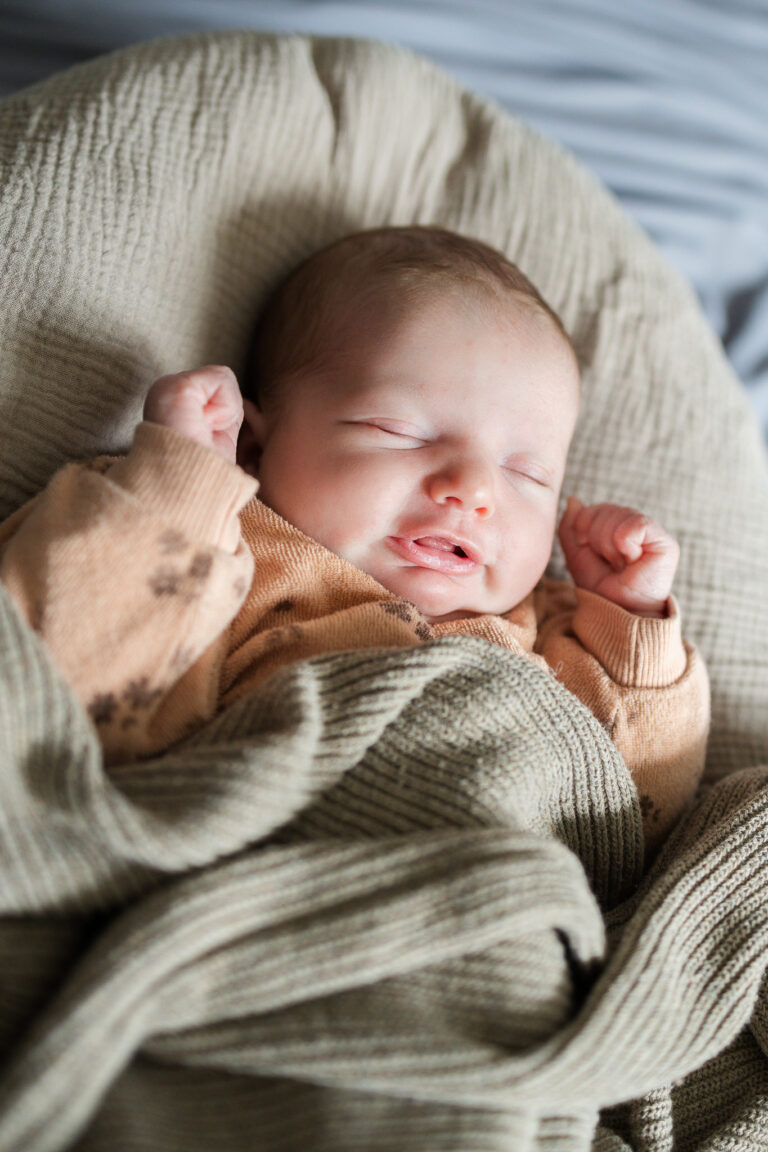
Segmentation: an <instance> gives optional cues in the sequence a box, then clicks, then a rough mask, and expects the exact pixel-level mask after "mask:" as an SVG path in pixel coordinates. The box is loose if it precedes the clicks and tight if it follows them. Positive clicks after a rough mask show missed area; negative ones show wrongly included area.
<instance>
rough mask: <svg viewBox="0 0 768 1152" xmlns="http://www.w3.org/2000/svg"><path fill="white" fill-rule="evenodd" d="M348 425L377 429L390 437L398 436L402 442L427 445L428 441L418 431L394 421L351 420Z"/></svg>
mask: <svg viewBox="0 0 768 1152" xmlns="http://www.w3.org/2000/svg"><path fill="white" fill-rule="evenodd" d="M346 423H349V424H352V425H354V426H355V427H358V428H375V429H376V430H377V431H378V432H384V433H385V434H386V435H388V436H398V437H399V438H400V439H402V440H415V441H416V442H417V443H419V444H425V443H426V442H427V439H426V437H425V436H423V435H419V433H418V432H417V431H416V429H412V430H411V429H407V428H403V427H398V426H396V424H395V422H394V421H389V420H349V421H347V422H346Z"/></svg>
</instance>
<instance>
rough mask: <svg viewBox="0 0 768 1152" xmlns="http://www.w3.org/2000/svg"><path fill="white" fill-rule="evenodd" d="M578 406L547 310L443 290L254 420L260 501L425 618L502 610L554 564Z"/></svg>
mask: <svg viewBox="0 0 768 1152" xmlns="http://www.w3.org/2000/svg"><path fill="white" fill-rule="evenodd" d="M577 411H578V374H577V368H576V365H575V362H574V359H573V355H572V353H571V351H570V349H569V348H568V345H567V344H566V342H565V341H564V339H563V337H562V336H561V335H560V333H559V332H558V331H557V330H556V328H555V326H554V324H553V323H552V321H551V320H550V319H549V318H548V317H544V316H541V315H538V314H536V313H532V312H531V311H529V310H528V309H527V308H523V307H521V306H519V305H517V304H515V303H514V302H511V303H510V304H508V305H504V311H503V312H501V310H500V309H491V310H489V309H488V308H486V309H484V310H483V309H481V308H480V307H479V306H475V305H473V306H468V305H466V304H462V302H461V301H460V300H458V299H457V298H456V297H454V296H453V295H451V294H444V295H441V296H439V297H438V298H437V299H433V300H429V301H426V302H424V303H423V304H422V305H420V306H419V307H417V308H416V309H415V311H412V312H411V313H410V315H408V316H404V317H399V318H395V319H392V318H389V319H387V320H381V321H380V322H378V323H371V322H369V323H368V324H366V325H365V327H364V329H362V330H361V334H360V335H359V336H357V337H356V339H355V340H353V341H352V342H351V346H350V345H349V343H347V344H346V345H345V348H344V352H343V355H342V354H340V355H339V357H338V358H337V359H336V360H335V361H332V362H331V364H330V366H329V367H326V368H325V369H323V371H322V372H317V373H314V374H309V373H308V374H307V376H306V377H304V378H300V379H298V380H297V381H292V382H291V383H290V385H289V386H288V391H287V394H286V396H285V397H284V398H282V399H281V400H280V401H278V403H277V406H276V409H275V410H274V411H273V412H272V413H271V414H270V411H269V410H267V412H266V414H265V415H264V416H263V417H261V416H259V417H258V418H257V419H259V420H260V421H261V427H260V429H259V432H258V435H259V438H260V439H261V442H262V456H261V460H260V463H259V467H258V476H259V480H260V490H259V497H260V498H261V499H262V500H263V501H264V502H265V503H266V504H267V505H268V506H269V507H270V508H272V509H274V511H276V512H278V513H279V514H280V515H281V516H283V517H284V518H285V519H286V520H289V521H290V522H291V523H293V524H294V525H296V527H298V528H300V529H301V530H302V531H303V532H305V533H306V534H307V535H308V536H311V537H313V538H314V539H315V540H318V541H319V542H320V543H321V544H324V545H325V546H326V548H329V549H330V550H331V551H332V552H335V553H337V554H338V555H340V556H343V557H344V558H345V559H347V560H349V561H351V563H353V564H355V565H356V566H357V567H358V568H361V569H363V570H364V571H365V572H368V573H369V574H370V575H371V576H373V577H375V579H376V580H378V581H379V583H380V584H383V585H384V587H385V588H388V589H389V590H390V591H392V592H395V593H397V594H398V595H400V596H402V597H404V598H405V599H407V600H411V601H412V602H413V603H414V604H416V605H417V607H418V608H420V609H421V611H422V612H423V613H424V614H425V615H426V616H427V617H428V618H429V619H432V620H439V619H441V618H442V619H446V618H456V617H460V616H465V615H466V616H469V615H474V614H481V613H502V612H505V611H508V610H509V609H511V608H513V607H514V606H515V605H516V604H518V603H519V602H520V601H521V600H523V599H524V598H525V596H526V595H527V594H528V593H529V592H530V591H531V590H532V589H533V588H534V586H535V585H536V583H537V582H538V580H539V578H540V577H541V575H542V574H543V572H544V569H545V567H546V565H547V562H548V560H549V556H550V552H551V548H552V541H553V536H554V531H555V523H556V515H557V505H558V495H559V491H560V486H561V483H562V479H563V472H564V469H565V461H566V455H567V452H568V446H569V443H570V439H571V435H572V433H573V428H574V425H575V422H576V417H577Z"/></svg>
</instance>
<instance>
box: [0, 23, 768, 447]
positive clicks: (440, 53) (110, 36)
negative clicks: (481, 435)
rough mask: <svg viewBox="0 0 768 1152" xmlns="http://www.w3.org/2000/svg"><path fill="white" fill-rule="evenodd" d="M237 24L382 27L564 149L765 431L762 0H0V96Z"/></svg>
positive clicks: (767, 194) (766, 186) (766, 166)
mask: <svg viewBox="0 0 768 1152" xmlns="http://www.w3.org/2000/svg"><path fill="white" fill-rule="evenodd" d="M237 27H243V28H245V27H247V28H261V29H264V30H268V31H297V32H303V33H312V34H319V35H349V36H365V37H371V38H376V39H383V40H390V41H395V42H397V43H400V44H403V45H405V46H407V47H410V48H412V49H414V50H416V51H419V52H422V53H424V54H425V55H427V56H430V57H432V58H433V59H434V60H436V61H437V62H438V63H439V64H441V65H442V66H443V67H445V68H447V69H448V70H449V71H450V72H452V73H453V74H454V75H455V76H456V77H458V79H459V80H460V81H461V82H463V83H464V84H467V85H469V86H471V87H472V88H474V89H475V90H476V91H478V92H480V93H482V94H483V95H485V96H488V97H491V98H492V99H494V100H496V101H497V102H498V103H500V104H502V105H503V106H504V107H506V108H507V109H508V110H509V111H511V112H512V113H514V114H515V115H517V116H520V117H522V118H524V119H526V120H527V121H528V122H529V123H531V124H532V125H533V126H534V127H536V128H538V129H539V130H541V131H543V132H545V133H546V134H547V135H549V136H551V137H553V138H554V139H556V140H559V141H560V142H561V143H562V144H564V145H565V146H566V147H568V148H569V149H571V150H572V151H573V152H575V153H576V154H577V155H578V156H579V157H580V158H581V159H582V160H583V161H584V163H585V164H586V165H587V166H588V167H589V168H590V169H591V170H592V171H593V172H595V173H596V174H597V175H598V176H599V177H600V178H601V179H602V180H603V181H604V182H605V183H606V184H607V185H608V187H609V188H610V189H611V190H612V191H613V192H614V193H615V194H616V195H617V196H618V197H619V199H620V200H621V201H622V203H623V204H624V206H625V208H626V209H627V211H628V212H629V213H630V215H631V216H633V217H634V219H635V220H636V221H638V222H639V223H640V224H641V225H642V226H643V227H644V228H645V229H646V230H647V231H648V232H649V233H650V235H651V236H652V237H653V238H654V239H655V240H656V242H657V243H658V244H659V245H660V247H661V248H662V249H663V251H664V252H665V253H666V255H667V257H668V258H669V260H670V261H671V262H672V264H673V265H675V266H676V267H677V268H678V269H679V270H680V271H681V272H682V273H683V274H684V275H685V276H686V277H687V278H688V280H689V281H690V282H691V283H692V284H693V285H694V287H695V289H696V291H697V292H698V294H699V297H700V299H701V302H702V305H703V307H704V310H705V312H706V314H707V316H708V318H709V321H710V323H711V324H712V326H713V328H714V329H715V331H716V332H717V333H718V335H719V336H720V337H721V339H722V340H723V343H724V345H725V348H726V350H727V352H728V355H729V357H730V359H731V362H732V363H733V365H734V367H735V369H736V371H737V373H738V375H739V376H740V378H741V379H742V381H743V382H744V384H745V386H746V387H747V389H748V391H749V395H750V397H751V399H752V400H753V403H754V407H755V410H756V412H757V414H758V417H759V419H760V421H761V423H762V426H763V428H764V431H765V434H766V439H767V440H768V0H633V2H632V3H630V4H626V5H623V4H620V3H619V2H618V0H380V2H376V0H335V2H334V0H0V96H2V95H5V94H8V93H10V92H12V91H14V90H16V89H17V88H20V87H23V86H25V85H27V84H30V83H33V82H34V81H36V80H40V79H43V78H44V77H45V76H48V75H49V74H50V73H51V72H54V71H56V70H58V69H60V68H63V67H67V66H68V65H70V64H74V63H77V62H79V61H82V60H86V59H88V58H90V57H91V56H94V55H96V54H98V53H101V52H105V51H109V50H111V49H114V48H119V47H123V46H124V45H127V44H131V43H134V42H136V41H139V40H145V39H149V38H152V37H155V36H164V35H172V34H177V33H182V32H191V31H199V30H204V29H215V28H237Z"/></svg>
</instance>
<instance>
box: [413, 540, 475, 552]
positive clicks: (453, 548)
mask: <svg viewBox="0 0 768 1152" xmlns="http://www.w3.org/2000/svg"><path fill="white" fill-rule="evenodd" d="M414 544H419V545H420V546H421V547H422V548H439V549H440V550H441V551H443V552H453V554H454V556H466V552H465V551H464V549H463V548H462V547H461V546H460V545H459V544H452V543H451V541H450V540H445V539H444V538H443V537H442V536H419V538H418V540H414Z"/></svg>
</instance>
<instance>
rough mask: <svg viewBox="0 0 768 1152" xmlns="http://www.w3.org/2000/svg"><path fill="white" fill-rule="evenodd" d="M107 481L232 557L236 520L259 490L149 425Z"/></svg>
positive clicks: (183, 440) (224, 464)
mask: <svg viewBox="0 0 768 1152" xmlns="http://www.w3.org/2000/svg"><path fill="white" fill-rule="evenodd" d="M107 476H108V478H109V480H111V481H112V482H113V483H115V484H119V485H120V486H121V487H122V488H125V489H126V491H128V492H130V493H131V494H132V495H133V496H135V497H136V498H137V499H138V500H140V501H141V502H142V504H145V505H147V506H148V507H149V508H151V509H152V510H153V511H154V512H156V513H158V514H159V515H161V516H162V517H163V519H164V520H167V521H168V523H169V524H172V525H173V527H174V528H177V529H178V530H179V531H180V532H183V533H184V535H185V536H189V537H191V538H192V539H194V540H196V541H199V542H200V543H205V544H208V545H212V546H214V547H216V548H225V549H227V550H228V551H234V549H235V548H236V546H237V541H238V539H239V527H240V526H239V522H238V520H237V514H238V513H239V511H240V509H241V508H242V507H243V506H244V505H245V504H247V502H248V501H249V500H250V499H251V497H252V496H253V495H254V493H255V492H256V489H257V488H258V481H257V480H255V479H254V478H253V477H252V476H248V475H246V473H245V472H243V470H242V468H239V467H238V466H237V465H236V464H230V463H229V462H228V461H227V460H225V459H224V457H223V456H219V454H218V453H217V452H214V451H213V449H211V448H204V447H203V446H202V445H201V444H196V443H195V442H194V440H190V439H189V437H187V436H182V435H181V433H179V432H176V431H174V430H173V429H172V428H166V427H165V426H164V425H162V424H153V423H151V422H149V421H147V420H145V421H144V422H143V423H142V424H139V426H138V427H137V429H136V431H135V433H134V437H133V445H132V447H131V450H130V452H129V453H128V455H127V456H124V457H122V459H120V460H118V461H117V463H116V464H114V465H113V466H112V467H111V468H110V469H109V471H108V473H107Z"/></svg>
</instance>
